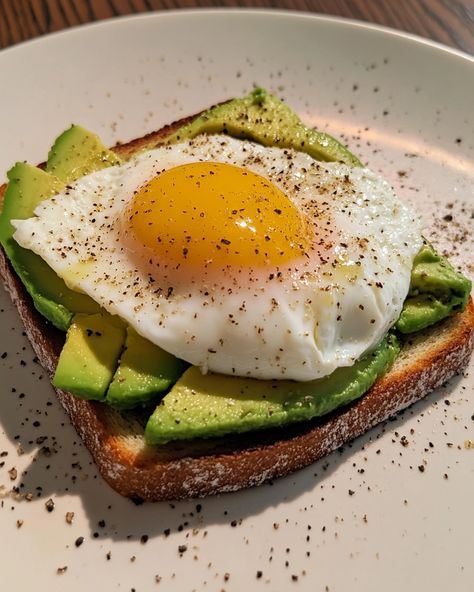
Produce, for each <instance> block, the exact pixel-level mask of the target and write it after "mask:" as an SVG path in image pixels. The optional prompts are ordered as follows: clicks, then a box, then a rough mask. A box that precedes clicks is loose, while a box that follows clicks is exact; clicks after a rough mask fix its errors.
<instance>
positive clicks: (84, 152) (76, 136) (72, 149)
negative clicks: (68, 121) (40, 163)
mask: <svg viewBox="0 0 474 592" xmlns="http://www.w3.org/2000/svg"><path fill="white" fill-rule="evenodd" d="M120 162H121V160H120V158H119V157H118V156H117V155H116V154H115V153H114V152H112V150H109V149H108V148H106V147H105V146H104V145H103V144H102V142H101V141H100V139H99V137H98V136H96V135H95V134H93V133H92V132H90V131H88V130H86V129H84V128H83V127H81V126H79V125H72V126H71V127H70V128H69V129H67V130H66V131H65V132H63V133H62V134H61V135H60V136H59V137H58V138H57V139H56V141H55V142H54V144H53V146H52V147H51V150H50V151H49V154H48V162H47V163H46V170H47V171H48V172H49V173H52V174H53V175H55V176H56V177H58V179H61V181H64V183H72V182H73V181H75V180H76V179H79V178H80V177H84V176H85V175H88V174H90V173H94V172H95V171H99V170H100V169H103V168H105V167H109V166H113V165H114V164H119V163H120Z"/></svg>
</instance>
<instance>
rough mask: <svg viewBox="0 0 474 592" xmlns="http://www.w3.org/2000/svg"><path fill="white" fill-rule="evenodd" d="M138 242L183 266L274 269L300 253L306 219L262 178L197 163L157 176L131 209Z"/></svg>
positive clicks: (131, 224)
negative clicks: (272, 267)
mask: <svg viewBox="0 0 474 592" xmlns="http://www.w3.org/2000/svg"><path fill="white" fill-rule="evenodd" d="M126 216H127V224H128V225H129V228H131V230H132V232H133V234H134V236H135V240H137V241H138V242H139V243H141V244H143V245H145V246H146V247H148V248H150V249H151V250H152V251H153V252H154V253H155V255H156V257H157V260H158V261H167V262H170V261H173V262H175V263H179V264H181V266H184V267H188V266H193V267H194V266H199V267H208V268H217V267H219V268H222V267H225V266H227V265H229V266H232V267H234V266H241V267H264V266H277V265H280V264H282V263H285V262H288V261H290V260H292V259H295V258H298V257H301V255H302V254H303V253H304V251H305V248H306V242H307V239H306V238H305V237H306V234H307V233H306V229H305V221H304V219H303V217H302V215H301V214H300V212H299V211H298V210H297V208H296V207H295V206H294V205H293V203H292V202H291V201H290V200H289V199H288V198H287V197H286V195H285V194H284V193H283V192H282V191H281V190H280V189H279V188H277V187H276V186H275V185H274V184H273V183H271V182H270V181H268V180H267V179H265V178H263V177H261V176H260V175H257V174H255V173H253V172H251V171H248V170H246V169H243V168H240V167H237V166H233V165H230V164H225V163H211V162H197V163H192V164H185V165H181V166H178V167H175V168H172V169H169V170H167V171H164V172H162V173H160V174H159V175H158V176H156V177H154V178H153V179H151V181H149V182H147V183H146V184H145V185H143V186H142V187H141V188H140V189H139V191H138V192H137V193H136V194H135V196H134V198H133V200H132V202H131V203H130V205H129V206H128V209H127V212H126Z"/></svg>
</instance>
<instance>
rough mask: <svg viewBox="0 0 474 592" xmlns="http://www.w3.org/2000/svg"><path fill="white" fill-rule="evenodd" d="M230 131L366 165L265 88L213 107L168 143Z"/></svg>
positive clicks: (319, 157)
mask: <svg viewBox="0 0 474 592" xmlns="http://www.w3.org/2000/svg"><path fill="white" fill-rule="evenodd" d="M218 133H225V134H229V135H230V136H232V137H234V138H246V139H249V140H253V141H255V142H258V143H259V144H262V145H263V146H279V147H280V148H293V149H295V150H298V151H300V152H306V154H309V155H310V156H312V157H313V158H314V159H316V160H324V161H340V162H344V163H346V164H348V165H350V166H362V163H361V162H360V160H359V159H358V158H357V157H356V156H354V154H352V153H351V152H349V150H348V149H347V148H346V147H345V146H344V145H343V144H341V143H340V142H338V141H337V140H336V139H335V138H333V137H332V136H330V135H329V134H326V133H323V132H319V131H317V130H315V129H312V128H309V127H306V126H305V125H304V123H303V122H302V121H301V119H300V118H299V117H298V116H297V115H296V113H294V112H293V111H292V110H291V109H290V108H289V107H288V106H287V105H285V103H283V102H282V101H280V100H279V99H277V98H276V97H274V96H273V95H271V94H269V93H268V92H267V91H266V90H264V89H263V88H256V89H255V90H253V91H252V92H251V93H250V94H248V95H247V96H245V97H243V98H238V99H233V100H231V101H228V102H227V103H223V104H221V105H217V106H216V107H212V108H211V109H209V110H208V111H206V112H205V113H203V114H202V115H201V116H200V117H198V118H196V119H195V120H194V121H192V122H191V123H190V124H188V125H185V126H183V127H181V128H180V129H179V130H177V131H176V132H175V133H174V134H173V135H171V136H170V137H169V138H168V139H167V141H166V143H167V144H168V143H169V144H171V143H175V142H179V141H182V140H185V139H192V138H195V137H196V136H197V135H199V134H218Z"/></svg>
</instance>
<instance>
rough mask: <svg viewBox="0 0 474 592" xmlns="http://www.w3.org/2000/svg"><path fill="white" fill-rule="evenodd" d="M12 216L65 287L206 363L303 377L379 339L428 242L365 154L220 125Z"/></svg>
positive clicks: (352, 357)
mask: <svg viewBox="0 0 474 592" xmlns="http://www.w3.org/2000/svg"><path fill="white" fill-rule="evenodd" d="M14 225H15V227H16V232H15V235H14V238H15V239H16V240H17V242H18V243H19V244H20V245H21V246H23V247H25V248H27V249H31V250H32V251H34V252H35V253H37V254H39V255H40V256H41V257H42V258H43V259H44V260H45V261H46V262H47V263H48V264H49V265H50V266H51V267H52V268H53V269H54V270H55V271H56V272H57V274H58V275H59V276H61V277H62V278H63V279H64V280H65V281H66V283H67V284H68V285H69V286H70V287H71V288H73V289H75V290H78V291H81V292H84V293H86V294H88V295H90V296H91V297H92V298H94V300H96V301H97V302H98V303H99V304H100V305H101V306H102V307H103V308H104V309H106V310H107V311H109V312H110V313H112V314H115V315H119V316H120V317H121V318H122V319H124V320H125V321H126V322H127V323H129V324H130V325H131V326H133V327H134V328H135V329H136V331H138V333H140V334H141V335H143V336H144V337H146V338H147V339H149V340H150V341H152V342H153V343H155V344H157V345H159V346H161V347H162V348H163V349H165V350H167V351H168V352H170V353H172V354H174V355H175V356H177V357H179V358H182V359H184V360H186V361H188V362H190V363H191V364H194V365H196V366H199V367H200V368H201V369H202V371H203V372H207V371H213V372H220V373H224V374H228V375H238V376H251V377H255V378H259V379H294V380H300V381H307V380H312V379H316V378H320V377H323V376H325V375H328V374H330V373H331V372H333V371H334V370H335V369H336V368H338V367H341V366H350V365H352V364H353V363H354V362H355V361H356V360H357V359H358V358H360V357H361V356H362V355H364V354H365V353H366V352H369V351H371V350H372V349H373V348H375V347H376V346H377V344H378V343H379V342H380V341H381V340H382V339H383V337H384V336H385V334H386V333H387V331H388V329H389V328H390V326H391V325H392V324H393V323H394V322H395V321H396V320H397V318H398V316H399V315H400V312H401V310H402V306H403V302H404V299H405V297H406V295H407V292H408V289H409V284H410V273H411V268H412V262H413V258H414V256H415V254H416V253H417V252H418V250H419V249H420V247H421V244H422V237H421V223H420V220H419V219H418V218H417V217H416V216H415V215H414V214H413V212H412V211H410V210H409V209H408V208H407V207H406V206H405V205H403V204H402V203H401V202H400V201H399V200H398V198H397V197H396V196H395V194H394V192H393V190H392V188H391V187H390V185H389V184H388V183H387V182H386V181H385V180H384V179H383V178H381V177H380V176H379V175H377V174H375V173H374V172H372V171H370V170H369V169H367V168H351V167H349V166H347V165H344V164H342V163H326V162H324V163H322V162H317V161H315V160H313V159H312V158H311V157H309V156H308V155H306V154H304V153H300V152H294V151H292V150H284V149H280V148H268V147H263V146H261V145H258V144H255V143H252V142H248V141H243V140H237V139H233V138H230V137H227V136H222V135H215V136H200V137H198V138H196V139H194V140H190V141H186V142H182V143H180V144H175V145H171V146H162V147H158V148H156V149H154V150H150V151H147V152H144V153H141V154H139V155H137V156H135V157H134V158H132V159H131V160H130V161H128V162H126V163H125V164H122V165H116V166H112V167H109V168H106V169H102V170H100V171H97V172H95V173H92V174H90V175H88V176H86V177H83V178H81V179H79V180H78V181H77V182H75V183H74V184H73V185H72V186H70V187H68V188H67V189H66V190H65V191H64V192H62V193H60V194H58V195H56V196H55V197H53V198H52V199H49V200H47V201H45V202H43V203H41V204H40V205H39V206H38V207H37V209H36V211H35V217H33V218H30V219H28V220H23V221H15V222H14Z"/></svg>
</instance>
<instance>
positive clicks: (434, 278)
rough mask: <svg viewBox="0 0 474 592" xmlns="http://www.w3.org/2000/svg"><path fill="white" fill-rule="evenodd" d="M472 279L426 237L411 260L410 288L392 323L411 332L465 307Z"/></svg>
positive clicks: (403, 330) (401, 330)
mask: <svg viewBox="0 0 474 592" xmlns="http://www.w3.org/2000/svg"><path fill="white" fill-rule="evenodd" d="M471 287H472V283H471V281H470V280H469V279H467V278H466V277H464V276H463V275H462V274H461V273H459V272H457V271H456V270H455V269H454V268H453V267H452V265H451V264H450V263H449V261H448V260H447V259H446V258H445V257H442V256H441V255H439V254H438V253H437V252H436V251H435V250H434V249H433V247H432V246H431V245H430V244H429V243H428V242H426V241H425V244H424V245H423V247H422V248H421V250H420V252H419V253H418V255H417V256H416V257H415V259H414V261H413V270H412V273H411V281H410V291H409V292H408V297H407V299H406V300H405V303H404V305H403V310H402V314H401V315H400V318H399V319H398V321H397V323H396V325H395V327H396V328H397V329H398V330H399V331H400V332H401V333H414V332H415V331H421V329H424V328H425V327H429V326H430V325H434V323H437V322H438V321H441V320H442V319H444V318H445V317H447V316H449V315H450V314H452V313H453V312H456V311H460V310H464V309H465V308H466V306H467V303H468V300H469V294H470V292H471Z"/></svg>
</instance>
